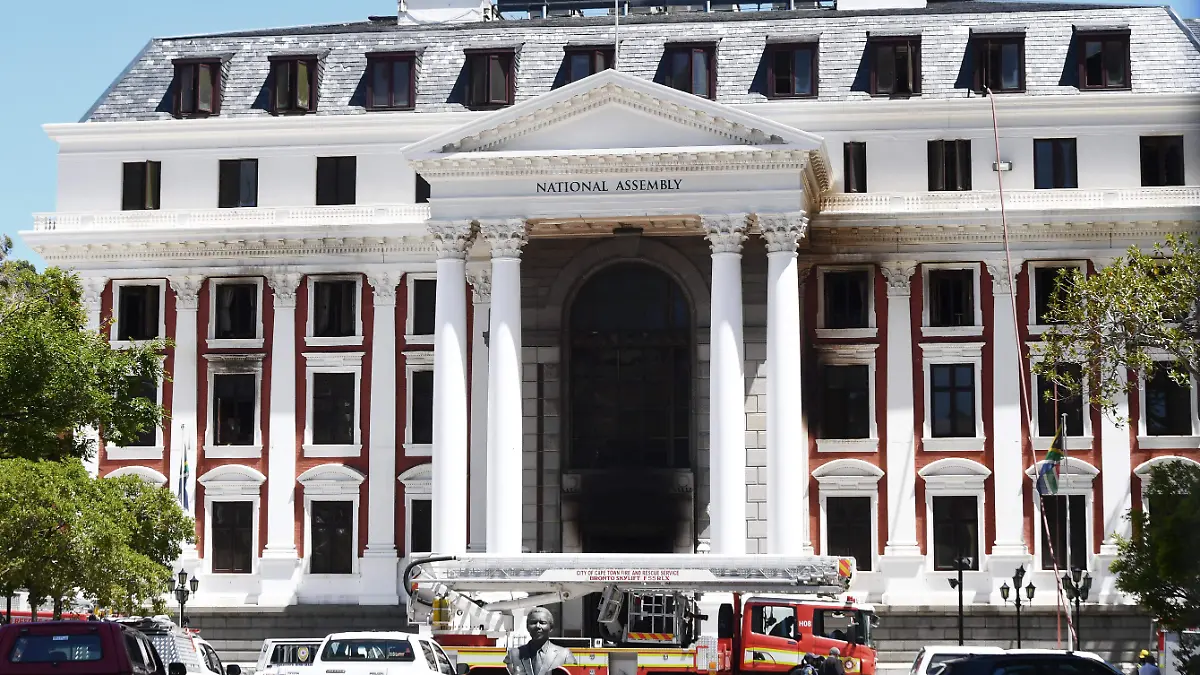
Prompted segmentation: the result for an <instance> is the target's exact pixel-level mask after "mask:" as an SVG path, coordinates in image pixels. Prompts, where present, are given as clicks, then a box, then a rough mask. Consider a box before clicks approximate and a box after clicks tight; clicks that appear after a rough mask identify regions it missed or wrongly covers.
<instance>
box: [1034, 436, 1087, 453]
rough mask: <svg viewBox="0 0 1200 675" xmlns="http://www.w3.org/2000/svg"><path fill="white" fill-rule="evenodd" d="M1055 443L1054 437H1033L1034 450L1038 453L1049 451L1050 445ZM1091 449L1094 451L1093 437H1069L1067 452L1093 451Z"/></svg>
mask: <svg viewBox="0 0 1200 675" xmlns="http://www.w3.org/2000/svg"><path fill="white" fill-rule="evenodd" d="M1053 442H1054V437H1052V436H1034V437H1033V449H1034V450H1037V451H1038V452H1043V451H1046V450H1049V449H1050V444H1051V443H1053ZM1091 449H1092V437H1091V436H1067V450H1068V451H1074V450H1091Z"/></svg>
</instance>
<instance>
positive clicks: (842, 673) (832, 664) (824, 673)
mask: <svg viewBox="0 0 1200 675" xmlns="http://www.w3.org/2000/svg"><path fill="white" fill-rule="evenodd" d="M841 654H842V652H841V650H839V649H838V648H837V647H834V648H832V649H830V650H829V658H827V659H825V663H824V664H823V665H822V667H821V675H846V667H845V666H843V665H842V657H841ZM1146 675H1148V674H1146Z"/></svg>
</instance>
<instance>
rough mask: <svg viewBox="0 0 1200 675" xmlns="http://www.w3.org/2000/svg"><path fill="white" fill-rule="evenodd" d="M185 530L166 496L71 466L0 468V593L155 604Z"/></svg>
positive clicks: (187, 536) (123, 605) (187, 523)
mask: <svg viewBox="0 0 1200 675" xmlns="http://www.w3.org/2000/svg"><path fill="white" fill-rule="evenodd" d="M185 540H186V541H193V540H194V524H193V521H192V520H191V518H189V517H188V516H187V515H186V514H185V513H184V512H183V510H182V509H181V508H180V506H179V505H178V504H177V503H176V502H175V500H174V498H173V497H172V495H171V493H170V492H169V491H167V490H164V489H161V488H158V487H154V486H151V485H147V484H146V483H144V482H142V481H141V480H140V479H138V478H137V477H135V476H125V477H122V478H116V479H93V478H91V477H90V476H89V475H88V474H87V471H86V470H85V469H84V468H83V465H82V464H81V463H80V462H79V461H77V460H67V461H64V462H53V461H31V460H26V459H9V460H0V542H3V543H2V544H0V549H2V550H0V588H3V589H17V588H26V589H28V590H29V592H30V598H31V601H32V602H36V601H40V600H46V599H50V600H54V601H55V606H56V607H59V606H61V604H62V603H61V600H63V599H69V598H74V597H75V596H76V595H77V594H81V595H83V596H84V597H85V598H87V599H89V600H92V601H94V602H96V603H97V604H99V605H103V606H108V607H113V608H115V609H119V610H123V611H133V610H135V609H136V608H139V607H141V606H143V605H144V604H145V603H147V602H150V603H151V604H161V603H162V600H161V595H162V593H163V591H164V590H165V589H166V586H167V583H168V582H169V580H170V576H171V568H170V564H171V563H172V561H173V560H174V559H175V558H177V557H178V556H179V553H180V542H181V541H185Z"/></svg>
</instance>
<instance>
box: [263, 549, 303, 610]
mask: <svg viewBox="0 0 1200 675" xmlns="http://www.w3.org/2000/svg"><path fill="white" fill-rule="evenodd" d="M258 572H259V576H260V577H261V578H262V592H261V593H259V595H258V604H259V606H260V607H287V606H289V605H294V604H296V585H297V582H298V577H299V575H300V559H299V557H298V555H297V552H296V549H294V548H291V549H274V550H272V549H270V548H268V549H267V550H265V551H263V554H262V557H261V558H259V561H258Z"/></svg>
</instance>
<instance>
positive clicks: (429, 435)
mask: <svg viewBox="0 0 1200 675" xmlns="http://www.w3.org/2000/svg"><path fill="white" fill-rule="evenodd" d="M411 377H412V404H411V410H412V424H411V428H412V442H413V443H416V444H418V445H428V444H430V443H433V371H432V370H414V371H413V372H412V375H411ZM421 550H425V549H421Z"/></svg>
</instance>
